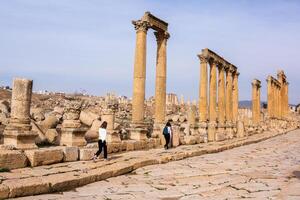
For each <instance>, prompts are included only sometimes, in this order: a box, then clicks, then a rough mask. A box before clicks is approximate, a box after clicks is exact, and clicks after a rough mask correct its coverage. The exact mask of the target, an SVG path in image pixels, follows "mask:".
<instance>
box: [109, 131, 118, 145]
mask: <svg viewBox="0 0 300 200" xmlns="http://www.w3.org/2000/svg"><path fill="white" fill-rule="evenodd" d="M106 141H107V142H108V143H117V142H121V138H120V135H119V133H118V132H114V131H113V132H111V133H108V134H107V138H106Z"/></svg>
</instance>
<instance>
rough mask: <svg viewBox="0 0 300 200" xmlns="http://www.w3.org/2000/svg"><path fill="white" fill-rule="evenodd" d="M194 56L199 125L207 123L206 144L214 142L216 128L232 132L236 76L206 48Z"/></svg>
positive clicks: (225, 62) (222, 60) (228, 65)
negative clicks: (197, 65)
mask: <svg viewBox="0 0 300 200" xmlns="http://www.w3.org/2000/svg"><path fill="white" fill-rule="evenodd" d="M198 57H199V59H200V86H199V122H200V126H201V125H205V124H207V123H208V124H207V126H208V141H214V140H216V131H217V129H218V128H221V129H222V131H223V130H225V129H224V128H226V130H227V131H226V132H228V131H229V132H232V127H233V125H235V124H236V121H237V113H238V112H237V110H238V76H239V73H238V71H237V67H235V66H234V65H232V64H231V63H229V62H227V61H226V60H225V59H223V58H222V57H220V56H219V55H217V54H216V53H214V52H213V51H211V50H209V49H203V50H202V53H201V54H199V55H198ZM208 66H209V67H210V68H209V70H208ZM208 72H209V75H208ZM208 77H209V81H208ZM208 84H209V85H208ZM208 88H209V91H208ZM208 94H209V96H208ZM207 98H208V99H209V101H208V100H207ZM223 134H225V133H223Z"/></svg>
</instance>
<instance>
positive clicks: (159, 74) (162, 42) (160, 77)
mask: <svg viewBox="0 0 300 200" xmlns="http://www.w3.org/2000/svg"><path fill="white" fill-rule="evenodd" d="M154 34H155V36H156V40H157V61H156V84H155V123H158V124H159V123H164V122H165V115H166V76H167V40H168V38H169V37H170V36H169V33H167V32H162V31H161V32H155V33H154Z"/></svg>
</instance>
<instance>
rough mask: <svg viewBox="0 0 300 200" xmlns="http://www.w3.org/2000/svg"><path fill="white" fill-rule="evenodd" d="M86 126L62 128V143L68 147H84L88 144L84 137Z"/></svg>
mask: <svg viewBox="0 0 300 200" xmlns="http://www.w3.org/2000/svg"><path fill="white" fill-rule="evenodd" d="M85 133H86V129H85V128H62V129H61V138H60V145H61V146H68V147H82V146H85V145H86V144H87V142H86V140H85V139H84V135H85Z"/></svg>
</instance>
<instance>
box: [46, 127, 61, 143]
mask: <svg viewBox="0 0 300 200" xmlns="http://www.w3.org/2000/svg"><path fill="white" fill-rule="evenodd" d="M45 137H46V138H47V141H48V142H49V143H50V144H58V133H57V131H56V129H55V128H52V129H48V130H47V131H46V133H45Z"/></svg>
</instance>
